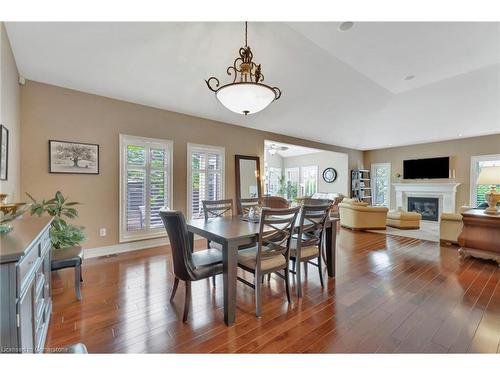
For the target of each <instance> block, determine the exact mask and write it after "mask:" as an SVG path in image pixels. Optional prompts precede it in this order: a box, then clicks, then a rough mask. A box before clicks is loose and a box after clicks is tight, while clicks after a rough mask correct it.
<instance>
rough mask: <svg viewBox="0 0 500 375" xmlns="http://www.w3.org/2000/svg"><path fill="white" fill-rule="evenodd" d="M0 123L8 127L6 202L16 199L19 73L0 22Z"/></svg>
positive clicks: (2, 186) (3, 186)
mask: <svg viewBox="0 0 500 375" xmlns="http://www.w3.org/2000/svg"><path fill="white" fill-rule="evenodd" d="M0 39H1V40H0V44H1V52H0V53H1V58H0V60H1V62H0V66H1V68H0V86H1V90H0V103H1V104H0V123H1V124H2V125H3V126H5V127H6V128H7V129H8V130H9V166H8V176H7V181H0V191H1V192H2V193H6V194H9V197H8V198H7V199H8V200H9V201H19V199H21V196H20V187H21V186H20V185H21V184H20V180H21V164H20V162H21V161H20V150H21V147H20V118H19V117H20V116H19V108H20V107H19V105H20V90H19V84H18V80H19V75H18V72H17V66H16V62H15V60H14V56H13V54H12V49H11V47H10V42H9V39H8V37H7V32H6V31H5V27H4V24H3V23H2V22H0Z"/></svg>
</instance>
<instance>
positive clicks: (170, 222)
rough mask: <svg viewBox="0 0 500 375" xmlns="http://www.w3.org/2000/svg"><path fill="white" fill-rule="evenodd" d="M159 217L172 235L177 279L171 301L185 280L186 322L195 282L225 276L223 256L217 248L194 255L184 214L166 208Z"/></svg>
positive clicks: (171, 244)
mask: <svg viewBox="0 0 500 375" xmlns="http://www.w3.org/2000/svg"><path fill="white" fill-rule="evenodd" d="M159 214H160V217H161V219H162V221H163V225H164V226H165V229H166V230H167V233H168V238H169V240H170V247H171V249H172V258H173V264H174V275H175V280H174V286H173V288H172V294H171V296H170V301H172V300H173V299H174V297H175V294H176V292H177V287H178V286H179V280H182V281H184V284H185V286H186V295H185V299H184V315H183V317H182V321H183V322H186V321H187V317H188V312H189V305H190V302H191V282H192V281H198V280H202V279H206V278H209V277H212V276H215V275H218V274H220V273H222V253H221V252H220V251H218V250H215V249H206V250H200V251H195V252H193V249H192V245H191V243H190V241H189V236H188V230H187V226H186V219H185V217H184V214H183V213H182V212H181V211H178V210H168V209H163V208H162V209H160V211H159Z"/></svg>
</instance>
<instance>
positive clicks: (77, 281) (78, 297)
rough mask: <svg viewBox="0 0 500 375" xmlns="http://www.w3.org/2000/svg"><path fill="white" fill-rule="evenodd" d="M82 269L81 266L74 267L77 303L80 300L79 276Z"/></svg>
mask: <svg viewBox="0 0 500 375" xmlns="http://www.w3.org/2000/svg"><path fill="white" fill-rule="evenodd" d="M81 272H82V269H81V266H76V267H75V293H76V298H77V299H78V301H80V300H81V299H82V294H81V292H80V275H81Z"/></svg>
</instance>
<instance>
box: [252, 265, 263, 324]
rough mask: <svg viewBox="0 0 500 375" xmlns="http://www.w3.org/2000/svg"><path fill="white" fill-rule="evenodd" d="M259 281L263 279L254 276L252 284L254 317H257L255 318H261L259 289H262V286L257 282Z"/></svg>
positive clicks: (259, 276)
mask: <svg viewBox="0 0 500 375" xmlns="http://www.w3.org/2000/svg"><path fill="white" fill-rule="evenodd" d="M261 279H263V277H262V276H261V275H258V274H256V275H255V280H254V284H255V316H257V318H260V316H261V305H260V304H261V289H262V284H261V283H260V282H258V281H260V280H261Z"/></svg>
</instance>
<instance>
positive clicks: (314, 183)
mask: <svg viewBox="0 0 500 375" xmlns="http://www.w3.org/2000/svg"><path fill="white" fill-rule="evenodd" d="M300 188H301V190H302V191H301V192H300V195H301V196H308V197H309V196H311V195H313V194H314V193H316V192H317V191H318V166H317V165H311V166H306V167H300Z"/></svg>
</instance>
